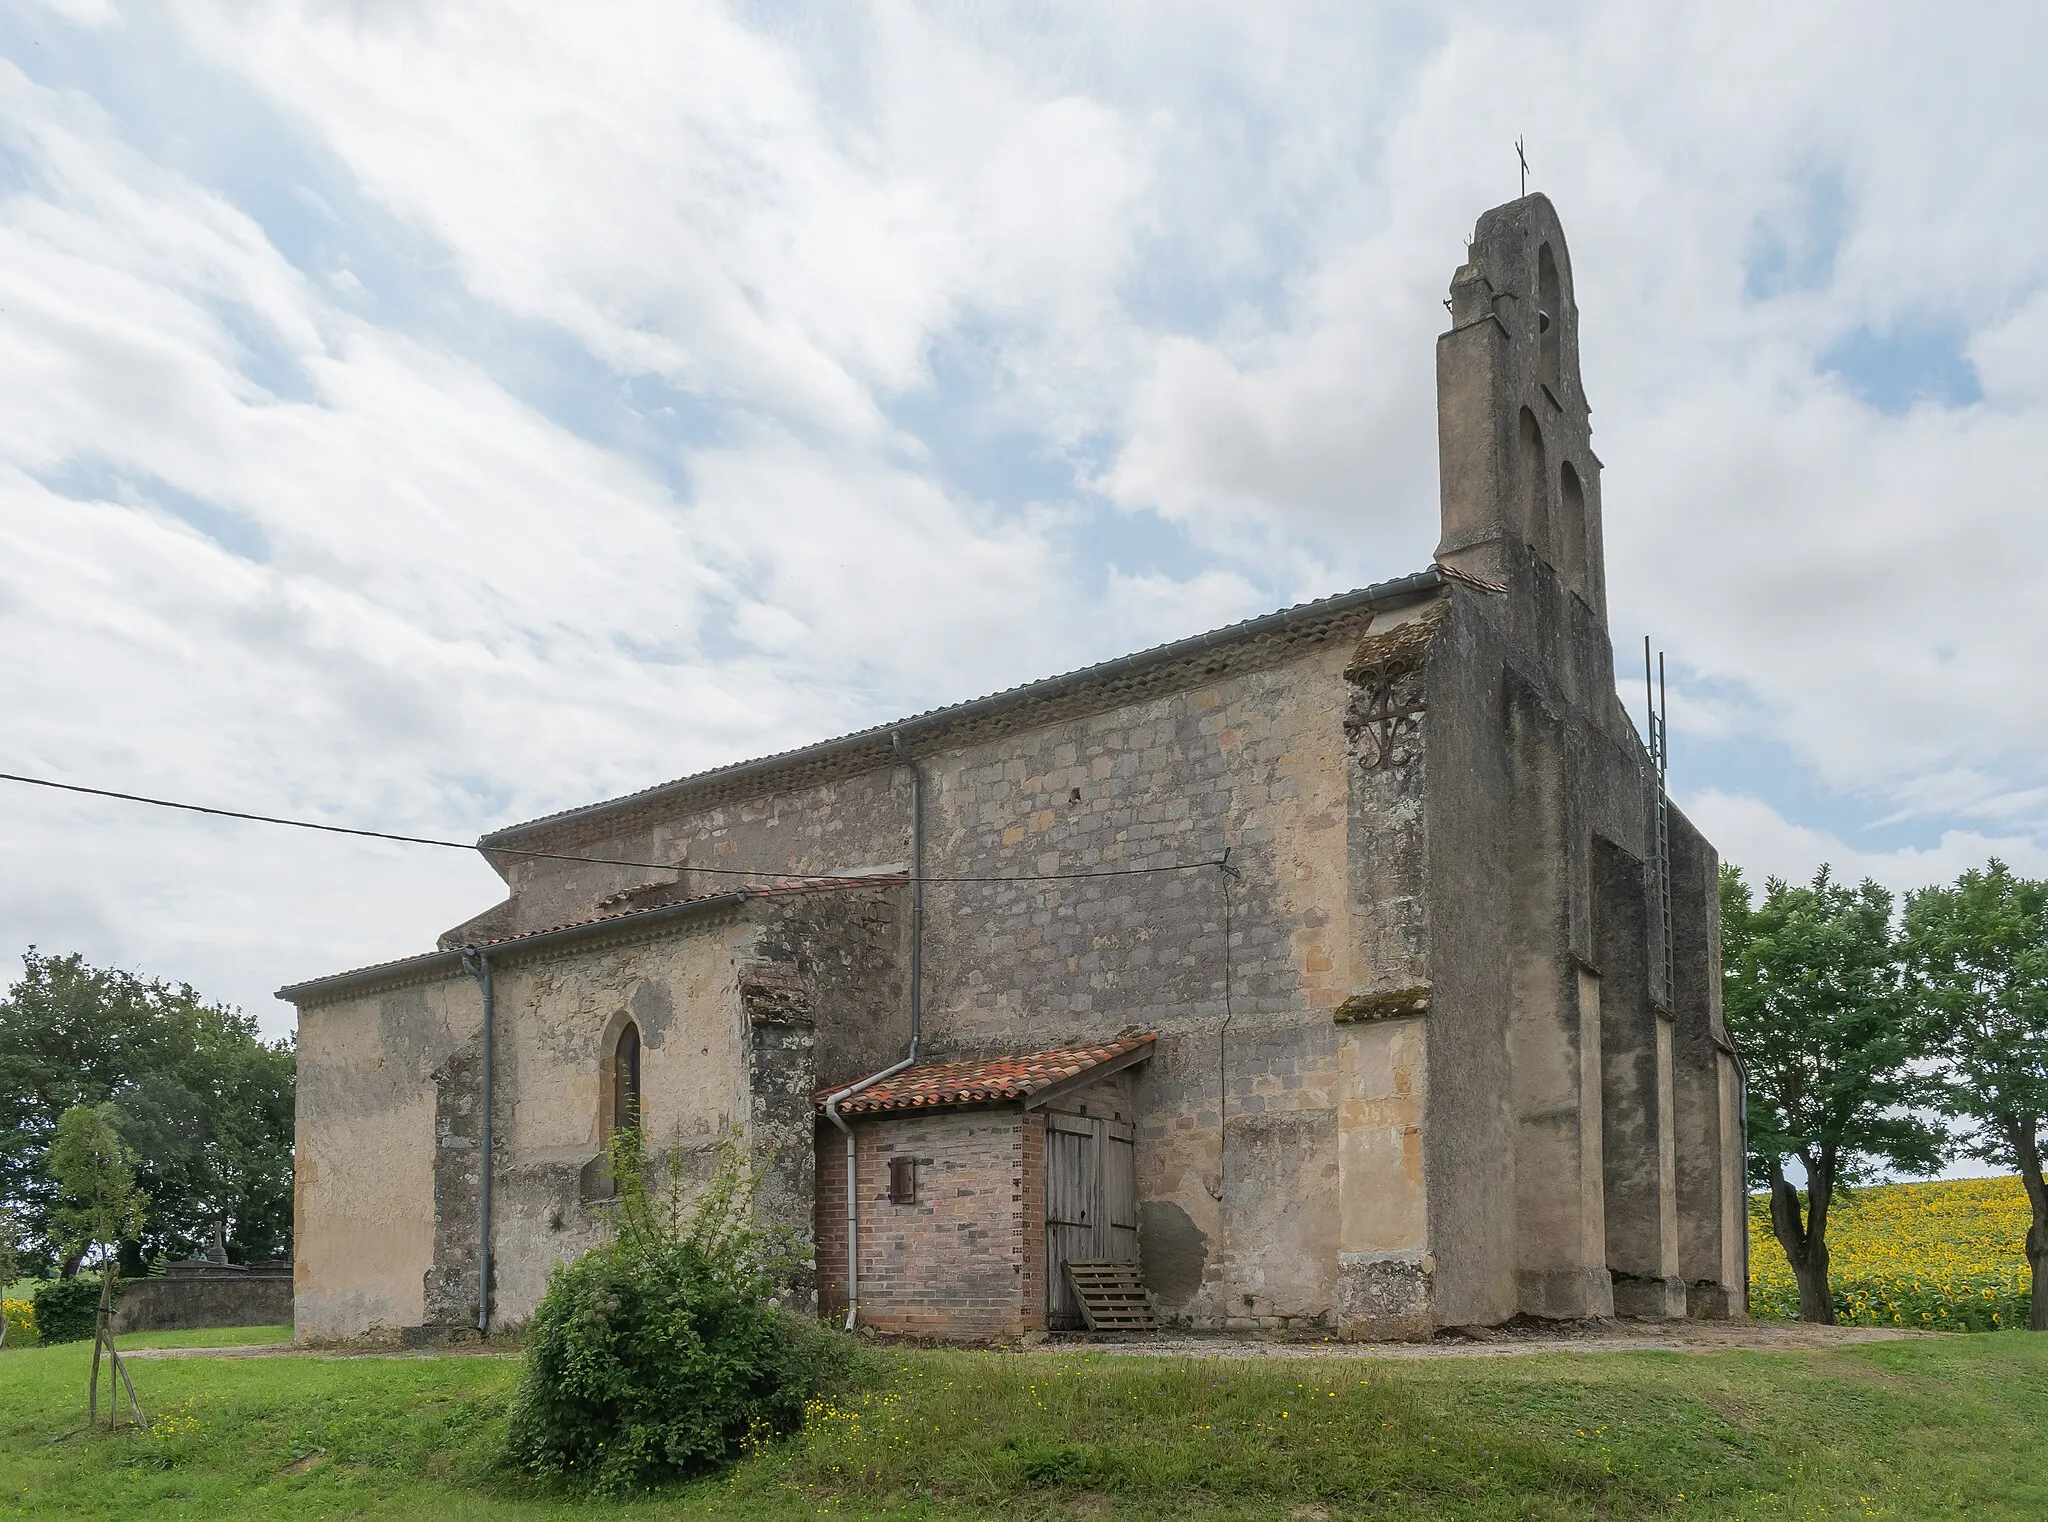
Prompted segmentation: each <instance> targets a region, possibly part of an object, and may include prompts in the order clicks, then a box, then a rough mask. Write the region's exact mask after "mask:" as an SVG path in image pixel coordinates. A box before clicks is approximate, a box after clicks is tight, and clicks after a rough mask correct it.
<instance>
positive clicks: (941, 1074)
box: [812, 1031, 1159, 1116]
mask: <svg viewBox="0 0 2048 1522" xmlns="http://www.w3.org/2000/svg"><path fill="white" fill-rule="evenodd" d="M1158 1039H1159V1038H1158V1036H1157V1035H1156V1034H1155V1033H1153V1032H1151V1031H1140V1032H1136V1033H1134V1034H1131V1035H1127V1036H1118V1037H1116V1038H1115V1039H1113V1040H1110V1041H1094V1042H1087V1043H1082V1044H1078V1045H1073V1046H1055V1047H1047V1048H1045V1049H1043V1050H1041V1051H1035V1052H1019V1053H1014V1054H1011V1055H1008V1056H997V1057H962V1058H949V1059H945V1060H941V1061H936V1062H920V1063H918V1064H917V1066H915V1067H912V1068H906V1069H905V1070H904V1071H902V1072H901V1073H898V1074H896V1075H895V1076H894V1077H893V1078H885V1079H883V1080H882V1081H881V1082H880V1083H878V1084H876V1085H875V1086H874V1087H873V1088H869V1089H863V1090H862V1091H861V1092H860V1093H858V1094H855V1095H854V1096H853V1097H852V1098H850V1099H847V1100H846V1101H844V1102H843V1103H842V1104H841V1105H840V1106H839V1113H840V1114H842V1115H847V1116H858V1115H882V1114H890V1113H895V1112H899V1111H904V1110H930V1109H939V1108H944V1107H950V1106H958V1105H976V1104H1002V1103H1006V1102H1009V1101H1013V1100H1021V1099H1028V1098H1030V1097H1031V1096H1032V1095H1033V1094H1035V1093H1038V1092H1039V1091H1040V1090H1042V1089H1046V1088H1049V1087H1051V1086H1052V1085H1054V1084H1058V1083H1064V1082H1066V1081H1067V1080H1068V1079H1070V1078H1078V1077H1080V1076H1081V1075H1082V1074H1084V1073H1086V1072H1088V1071H1089V1070H1090V1069H1092V1068H1097V1067H1101V1066H1102V1065H1103V1064H1104V1063H1106V1062H1112V1061H1114V1060H1115V1059H1116V1058H1118V1057H1123V1056H1126V1055H1127V1054H1129V1053H1131V1052H1135V1051H1138V1050H1139V1049H1140V1048H1143V1047H1147V1046H1150V1045H1152V1044H1153V1043H1154V1042H1156V1041H1157V1040H1158ZM845 1087H846V1085H844V1084H839V1085H836V1086H834V1087H832V1088H824V1089H819V1090H818V1091H817V1092H816V1093H815V1094H814V1095H813V1096H812V1102H813V1104H814V1105H815V1106H816V1108H817V1109H818V1110H819V1111H820V1112H821V1113H822V1112H823V1111H824V1108H825V1101H826V1100H828V1099H830V1098H831V1097H832V1096H833V1095H834V1094H836V1093H838V1092H840V1090H842V1089H844V1088H845Z"/></svg>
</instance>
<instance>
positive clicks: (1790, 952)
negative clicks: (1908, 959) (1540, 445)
mask: <svg viewBox="0 0 2048 1522" xmlns="http://www.w3.org/2000/svg"><path fill="white" fill-rule="evenodd" d="M1721 975H1722V983H1723V989H1722V999H1723V1005H1724V1007H1725V1010H1726V1013H1727V1018H1728V1029H1729V1031H1730V1032H1731V1033H1732V1034H1733V1036H1734V1038H1735V1041H1736V1043H1737V1045H1738V1046H1739V1047H1740V1048H1741V1050H1742V1056H1743V1062H1744V1064H1745V1066H1746V1067H1747V1069H1748V1072H1749V1153H1750V1157H1749V1167H1750V1173H1751V1177H1752V1178H1753V1179H1754V1180H1755V1181H1756V1182H1758V1183H1762V1184H1766V1185H1768V1186H1769V1188H1770V1197H1771V1232H1772V1235H1773V1236H1775V1237H1776V1238H1777V1240H1778V1245H1779V1246H1780V1247H1782V1248H1784V1250H1785V1256H1786V1258H1787V1259H1788V1260H1790V1262H1791V1265H1792V1273H1793V1277H1794V1278H1795V1279H1796V1280H1797V1281H1798V1284H1799V1315H1800V1318H1801V1319H1802V1320H1805V1321H1819V1322H1825V1323H1830V1324H1831V1323H1832V1322H1833V1321H1834V1319H1835V1308H1834V1297H1833V1294H1832V1293H1831V1291H1830V1289H1829V1286H1828V1240H1827V1231H1828V1210H1829V1207H1830V1206H1831V1205H1833V1203H1834V1202H1835V1199H1836V1198H1837V1196H1838V1194H1839V1193H1840V1192H1841V1190H1842V1189H1843V1187H1844V1186H1845V1185H1849V1184H1853V1183H1856V1182H1858V1181H1859V1180H1861V1179H1864V1178H1868V1177H1871V1176H1874V1175H1878V1174H1882V1173H1884V1172H1887V1171H1897V1172H1904V1173H1931V1172H1933V1171H1934V1169H1936V1168H1937V1167H1939V1166H1940V1163H1941V1146H1942V1142H1943V1139H1944V1138H1943V1136H1942V1134H1941V1132H1940V1131H1939V1130H1937V1129H1936V1128H1934V1127H1932V1126H1930V1125H1929V1124H1928V1123H1927V1122H1926V1121H1925V1120H1924V1119H1922V1118H1921V1116H1920V1115H1919V1114H1918V1113H1917V1112H1916V1106H1920V1105H1923V1104H1924V1103H1925V1102H1926V1101H1927V1098H1928V1085H1927V1083H1926V1080H1925V1079H1924V1078H1922V1077H1920V1076H1919V1074H1918V1068H1917V1066H1916V1065H1917V1064H1921V1063H1922V1062H1923V1060H1924V1059H1925V1057H1926V1056H1927V1041H1928V1036H1927V1030H1926V1023H1925V1021H1924V1020H1922V1019H1920V1018H1919V1017H1918V1004H1917V1001H1915V1000H1914V999H1913V998H1911V997H1910V996H1909V994H1908V991H1907V989H1906V986H1905V979H1904V975H1903V972H1902V968H1901V961H1900V953H1899V948H1898V946H1897V944H1896V941H1895V937H1894V935H1893V932H1892V897H1891V895H1890V894H1889V893H1887V892H1886V891H1885V890H1884V889H1883V888H1880V887H1879V886H1878V885H1877V884H1876V883H1873V882H1869V881H1865V882H1864V883H1862V884H1861V885H1860V886H1858V887H1855V888H1851V887H1849V886H1847V885H1846V884H1843V883H1838V882H1836V881H1835V880H1834V878H1833V876H1832V874H1831V873H1830V871H1829V869H1828V868H1827V867H1825V866H1823V867H1822V868H1821V869H1820V871H1818V872H1817V873H1815V874H1814V878H1813V881H1812V882H1811V883H1810V884H1808V885H1807V886H1805V887H1793V886H1791V885H1789V884H1787V883H1784V882H1781V881H1779V880H1778V879H1776V878H1771V879H1768V880H1767V881H1766V883H1765V886H1764V897H1763V902H1762V903H1761V904H1753V903H1752V902H1751V899H1750V890H1749V885H1748V884H1747V883H1746V882H1744V881H1743V878H1742V872H1741V870H1740V869H1739V868H1736V867H1731V866H1726V865H1724V866H1723V867H1722V868H1721ZM1788 1158H1797V1159H1798V1160H1799V1164H1800V1166H1801V1167H1802V1168H1804V1169H1805V1171H1806V1194H1805V1200H1804V1208H1803V1209H1802V1202H1801V1199H1800V1191H1799V1190H1798V1189H1797V1188H1795V1187H1794V1186H1793V1184H1792V1183H1791V1181H1790V1180H1788V1179H1787V1178H1786V1176H1785V1165H1786V1160H1787V1159H1788Z"/></svg>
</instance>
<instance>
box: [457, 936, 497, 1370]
mask: <svg viewBox="0 0 2048 1522" xmlns="http://www.w3.org/2000/svg"><path fill="white" fill-rule="evenodd" d="M462 968H463V971H465V972H467V973H468V974H469V975H470V976H471V977H473V978H475V979H476V982H477V987H478V988H479V989H480V990H482V992H483V996H484V1032H483V1036H484V1039H483V1101H482V1102H483V1136H482V1139H481V1140H480V1141H479V1143H478V1147H479V1149H480V1151H481V1153H482V1156H481V1157H479V1158H478V1160H477V1207H476V1329H477V1331H478V1332H480V1333H483V1334H485V1335H488V1334H489V1332H490V1330H491V1069H492V1067H493V1065H494V1064H493V1063H492V1061H491V1044H492V1035H493V1032H492V1029H491V1027H492V1026H493V1025H494V1024H495V1023H496V1021H495V1018H494V1017H495V1014H496V1010H495V1009H494V1007H493V1000H492V990H491V959H490V956H489V955H488V954H487V953H485V952H484V951H481V950H479V949H478V948H477V947H475V946H465V947H463V948H462Z"/></svg>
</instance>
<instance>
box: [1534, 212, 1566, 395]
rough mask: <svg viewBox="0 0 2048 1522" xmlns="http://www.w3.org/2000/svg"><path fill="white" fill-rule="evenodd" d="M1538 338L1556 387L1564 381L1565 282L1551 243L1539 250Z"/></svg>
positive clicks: (1549, 377) (1546, 372) (1549, 378)
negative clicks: (1559, 272)
mask: <svg viewBox="0 0 2048 1522" xmlns="http://www.w3.org/2000/svg"><path fill="white" fill-rule="evenodd" d="M1536 340H1537V345H1538V353H1539V355H1540V357H1541V359H1542V363H1543V379H1544V380H1545V381H1547V382H1548V383H1549V385H1550V389H1551V390H1552V391H1556V390H1558V389H1559V388H1560V387H1561V386H1563V384H1564V283H1563V282H1562V281H1560V280H1559V279H1558V278H1557V256H1556V255H1555V254H1553V253H1551V251H1550V245H1549V244H1548V243H1546V244H1544V245H1543V246H1542V247H1541V248H1539V249H1537V250H1536ZM1559 400H1560V401H1562V400H1563V398H1559Z"/></svg>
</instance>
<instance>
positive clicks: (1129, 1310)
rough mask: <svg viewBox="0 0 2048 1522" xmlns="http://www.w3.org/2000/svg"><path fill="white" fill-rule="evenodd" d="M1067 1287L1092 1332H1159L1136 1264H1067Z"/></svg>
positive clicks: (1072, 1261) (1073, 1262) (1157, 1319)
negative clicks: (1070, 1288) (1072, 1290)
mask: <svg viewBox="0 0 2048 1522" xmlns="http://www.w3.org/2000/svg"><path fill="white" fill-rule="evenodd" d="M1065 1267H1066V1271H1067V1283H1069V1284H1070V1285H1072V1286H1073V1288H1074V1299H1075V1300H1077V1301H1079V1302H1080V1305H1081V1319H1082V1320H1083V1321H1085V1322H1087V1323H1088V1330H1089V1331H1091V1332H1156V1331H1158V1330H1159V1318H1158V1317H1157V1316H1155V1315H1154V1314H1153V1313H1152V1298H1151V1296H1149V1295H1147V1294H1146V1293H1145V1281H1144V1280H1142V1279H1140V1278H1139V1277H1138V1265H1137V1264H1135V1263H1076V1262H1075V1261H1074V1260H1073V1259H1072V1258H1069V1259H1067V1261H1066V1265H1065Z"/></svg>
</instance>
